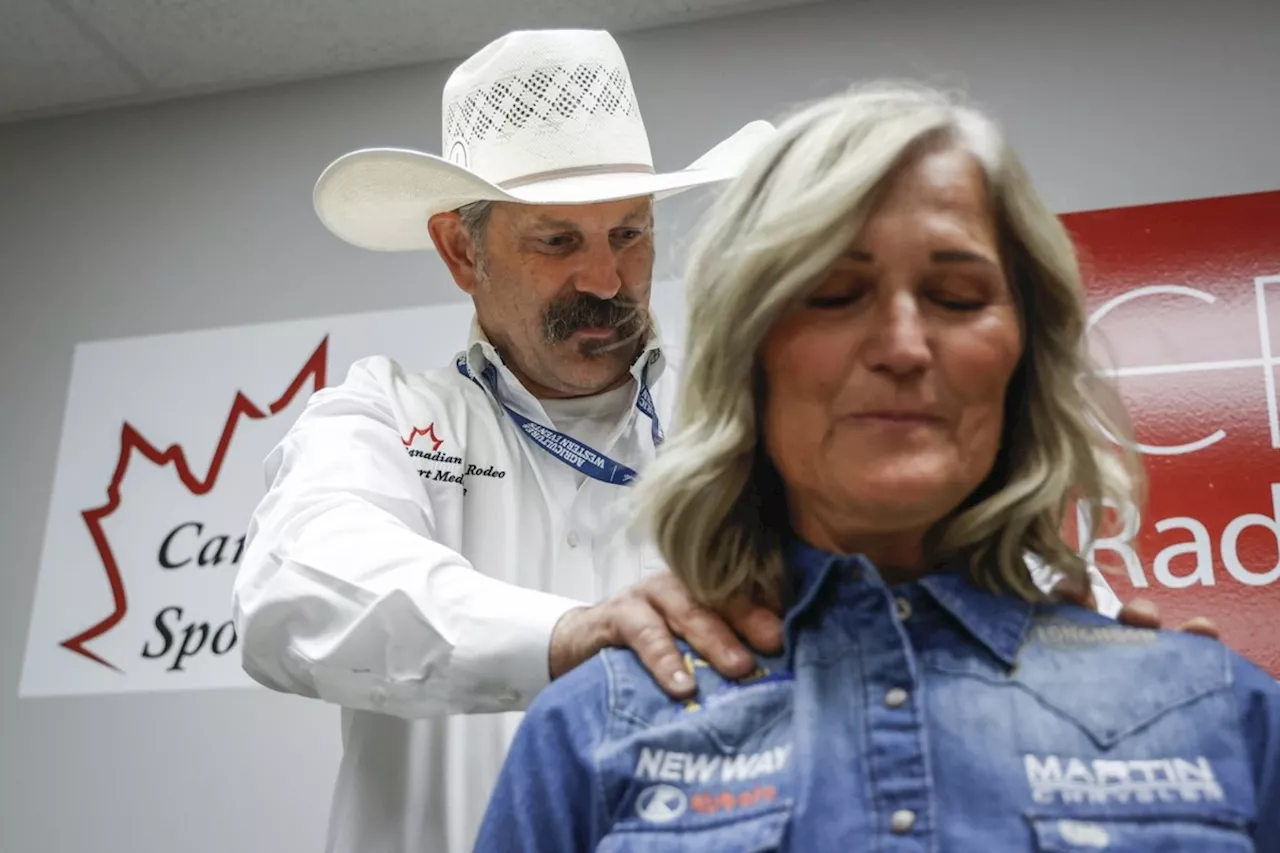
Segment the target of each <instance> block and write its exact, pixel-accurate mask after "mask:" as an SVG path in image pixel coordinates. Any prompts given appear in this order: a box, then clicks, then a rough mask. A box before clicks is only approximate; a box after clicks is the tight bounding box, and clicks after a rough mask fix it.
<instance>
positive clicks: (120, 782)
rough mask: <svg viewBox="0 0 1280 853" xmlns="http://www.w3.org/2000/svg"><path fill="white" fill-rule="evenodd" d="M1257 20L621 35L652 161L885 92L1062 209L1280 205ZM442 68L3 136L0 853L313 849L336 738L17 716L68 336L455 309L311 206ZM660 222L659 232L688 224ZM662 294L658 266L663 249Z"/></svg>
mask: <svg viewBox="0 0 1280 853" xmlns="http://www.w3.org/2000/svg"><path fill="white" fill-rule="evenodd" d="M1278 40H1280V3H1277V2H1275V0H1217V1H1216V2H1214V3H1210V2H1208V0H1200V2H1191V0H1127V2H1124V3H1114V2H1107V0H1057V2H1054V3H1042V2H1026V1H1025V0H967V2H965V3H956V2H954V0H932V2H915V1H914V0H874V2H863V3H855V2H837V3H831V4H826V5H821V6H814V7H809V8H801V9H796V10H790V11H787V12H785V13H783V14H764V15H758V16H751V17H745V18H741V19H734V20H729V21H721V22H716V23H713V24H708V25H699V26H692V27H686V28H681V29H678V30H669V31H662V32H653V33H648V34H643V35H638V36H634V37H629V38H625V39H622V42H623V47H624V49H625V50H626V52H627V55H628V58H629V62H630V64H631V68H632V72H633V75H634V78H635V82H636V86H637V88H638V90H639V94H640V98H641V102H642V105H643V109H644V115H645V117H646V120H647V122H648V125H649V128H650V133H651V135H652V136H653V142H654V149H655V155H656V157H657V159H658V162H659V164H660V165H672V166H675V165H682V164H684V163H685V162H687V161H689V160H692V159H693V158H694V157H696V156H697V155H698V154H700V153H701V151H702V150H703V149H704V148H705V147H706V146H708V145H709V144H711V143H712V142H714V141H715V140H717V139H718V138H720V137H722V136H723V135H725V134H727V133H728V132H730V131H732V130H733V129H735V128H737V127H738V126H739V125H741V124H742V123H744V122H745V121H747V120H749V119H751V118H755V117H758V116H773V115H775V114H776V113H777V112H778V111H779V110H781V109H783V108H785V107H786V106H787V105H788V104H790V103H792V102H794V101H796V100H797V99H806V98H812V97H816V96H819V95H822V94H824V93H827V92H830V91H832V90H833V89H836V88H838V87H840V86H843V85H844V84H846V83H847V82H849V81H852V80H855V79H858V78H865V77H870V76H880V75H886V74H890V75H908V76H917V77H918V76H925V77H927V78H928V79H931V80H933V81H935V82H946V83H950V84H954V85H958V86H963V87H964V88H966V89H968V90H969V91H970V92H972V93H973V94H974V95H975V96H976V97H977V99H978V100H979V101H980V102H981V103H983V104H985V105H987V106H988V107H990V108H991V109H992V110H994V111H995V113H996V114H997V115H998V116H1000V117H1001V118H1002V119H1003V120H1004V122H1005V123H1006V125H1007V127H1008V128H1009V129H1010V131H1011V133H1012V136H1013V138H1014V140H1015V142H1016V143H1017V144H1018V145H1019V146H1020V148H1021V150H1022V152H1023V154H1024V157H1025V159H1026V161H1027V164H1028V166H1029V167H1030V169H1031V171H1032V173H1033V174H1034V176H1035V177H1036V179H1037V180H1038V181H1039V183H1040V185H1041V187H1042V189H1043V191H1044V192H1045V194H1046V196H1047V197H1048V199H1049V201H1050V203H1051V204H1052V205H1054V206H1055V207H1056V208H1057V209H1059V210H1072V209H1082V208H1094V207H1104V206H1113V205H1123V204H1132V203H1140V202H1152V201H1164V200H1171V199H1178V198H1189V197H1196V196H1204V195H1222V194H1229V193H1237V192H1248V191H1255V190H1269V189H1276V188H1280V94H1278V93H1280V50H1277V49H1276V44H1277V42H1278ZM446 74H447V69H444V68H441V67H430V68H421V69H413V70H403V71H397V72H392V73H379V74H371V75H363V76H359V77H353V78H348V79H343V80H337V81H331V82H326V83H323V84H311V85H303V86H292V87H288V88H281V89H274V90H268V91H260V92H256V93H251V94H241V95H236V96H229V97H217V98H211V99H204V100H199V101H192V102H186V103H179V104H171V105H162V106H157V107H152V108H145V109H136V110H128V111H120V112H113V113H104V114H98V115H91V116H85V117H80V118H75V119H68V120H62V121H50V122H43V123H37V124H31V125H22V126H16V127H6V128H0V299H2V302H0V309H2V310H0V472H2V473H3V487H2V488H0V542H3V543H4V545H5V548H4V552H3V562H2V563H0V687H2V690H0V780H2V784H0V851H3V853H71V851H75V853H81V851H90V850H95V851H96V850H112V851H115V850H120V851H125V850H127V851H136V853H152V852H153V851H154V853H160V851H168V850H171V849H174V848H175V846H178V847H180V848H181V849H183V850H187V851H191V853H205V851H208V853H213V851H218V853H221V851H225V850H237V851H244V853H256V851H263V853H292V851H315V850H319V849H321V843H322V838H323V832H324V825H325V814H326V810H327V806H328V798H329V791H330V784H331V780H332V776H333V772H334V768H335V766H336V761H337V757H338V749H339V745H338V738H339V732H338V722H337V720H338V718H337V715H336V713H335V712H334V710H333V709H331V708H328V707H325V706H322V705H320V704H318V703H314V702H308V701H303V700H295V699H291V698H288V697H282V696H276V695H272V694H268V693H267V692H265V691H234V692H227V693H192V694H163V695H152V696H147V695H130V696H120V697H109V698H93V699H84V700H73V699H49V700H23V701H19V700H17V699H16V693H17V682H18V678H19V673H20V669H21V660H22V652H23V646H24V644H25V642H26V632H27V625H28V614H29V608H30V605H31V601H32V596H33V592H34V586H35V567H36V565H37V562H38V558H39V543H40V542H41V537H42V534H43V528H44V521H45V509H46V505H47V502H48V499H49V492H50V481H51V476H52V471H53V465H54V457H55V448H56V444H57V440H58V435H59V430H60V428H61V419H62V406H63V399H64V393H65V389H66V382H67V378H68V369H69V366H70V360H71V354H72V347H73V345H74V344H75V343H76V342H77V341H83V340H93V339H101V338H107V337H116V336H122V335H135V334H149V333H155V332H165V331H176V330H182V329H195V328H203V327H209V326H217V325H227V324H241V323H248V322H257V321H266V320H277V319H285V318H293V317H303V316H316V315H325V314H333V313H345V312H352V311H362V310H373V309H382V308H392V307H398V306H405V305H412V304H420V303H423V302H432V301H442V300H453V299H456V298H457V294H456V292H455V291H454V290H453V289H452V287H451V285H449V284H448V283H447V280H446V278H445V276H444V275H443V273H442V271H441V269H440V268H439V267H438V265H437V263H436V262H435V261H434V259H432V258H431V257H413V256H410V257H398V256H388V255H375V254H366V253H362V252H360V251H357V250H355V249H352V248H348V247H346V246H344V245H343V244H341V243H339V242H338V241H337V240H336V239H334V238H331V237H330V236H329V235H328V234H327V232H325V231H324V230H323V229H322V228H321V226H320V225H319V224H318V223H317V221H316V220H315V218H314V216H313V215H312V213H311V210H310V206H309V193H310V188H311V185H312V183H313V181H314V179H315V177H316V175H317V174H318V173H319V171H320V169H321V168H322V167H323V166H324V165H325V164H326V163H327V162H328V161H329V160H330V159H331V158H333V157H334V156H336V155H338V154H340V153H342V152H344V151H346V150H348V149H350V148H355V147H359V146H363V145H370V144H382V143H390V144H400V145H403V144H408V145H414V144H417V145H422V146H426V147H427V148H436V147H437V146H438V145H439V142H438V139H439V124H438V122H439V118H438V116H439V102H438V98H439V91H440V86H441V84H442V83H443V80H444V78H445V76H446ZM674 204H676V205H677V207H675V208H674V209H670V210H667V211H665V212H663V213H662V214H661V216H663V217H664V220H663V221H664V223H665V225H666V233H667V234H668V235H669V234H671V232H673V231H674V230H675V228H674V227H673V225H674V223H676V222H677V221H680V222H685V221H687V220H688V218H689V216H690V214H691V212H692V210H693V208H694V205H692V204H691V203H690V202H688V201H680V202H675V203H674ZM664 247H665V251H664V254H663V258H662V261H661V265H662V268H661V269H660V271H659V275H662V276H665V275H667V274H670V273H672V272H675V271H676V270H677V267H676V265H675V263H674V259H675V256H676V255H677V254H678V243H675V242H673V240H672V239H665V240H664Z"/></svg>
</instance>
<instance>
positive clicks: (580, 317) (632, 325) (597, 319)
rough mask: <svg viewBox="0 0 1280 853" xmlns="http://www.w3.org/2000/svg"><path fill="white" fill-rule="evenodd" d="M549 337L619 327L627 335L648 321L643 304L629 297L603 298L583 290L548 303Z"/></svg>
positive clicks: (557, 339)
mask: <svg viewBox="0 0 1280 853" xmlns="http://www.w3.org/2000/svg"><path fill="white" fill-rule="evenodd" d="M544 321H545V326H546V333H547V339H548V340H549V341H550V342H551V343H560V342H561V341H566V340H568V339H569V338H570V337H571V336H572V335H573V333H574V332H577V331H579V330H580V329H588V328H605V329H617V330H618V331H619V332H620V333H621V335H622V336H623V337H627V336H629V335H632V334H634V333H636V332H638V331H639V330H640V329H641V328H643V327H644V325H645V324H646V322H647V315H646V313H645V311H644V309H643V308H641V307H640V305H639V304H638V303H636V302H632V301H631V300H629V299H622V298H619V297H616V296H615V297H614V298H612V299H599V298H597V297H595V296H591V295H590V294H586V293H579V294H577V295H576V296H575V297H573V298H571V299H567V300H565V301H563V302H555V303H552V304H551V305H550V306H548V308H547V311H546V314H545V317H544Z"/></svg>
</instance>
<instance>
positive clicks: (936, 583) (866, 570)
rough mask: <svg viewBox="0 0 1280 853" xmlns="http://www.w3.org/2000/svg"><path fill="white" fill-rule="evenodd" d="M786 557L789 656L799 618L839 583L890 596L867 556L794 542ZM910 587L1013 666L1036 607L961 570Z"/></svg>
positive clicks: (785, 624) (935, 575)
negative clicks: (789, 602) (991, 588)
mask: <svg viewBox="0 0 1280 853" xmlns="http://www.w3.org/2000/svg"><path fill="white" fill-rule="evenodd" d="M785 559H786V564H787V569H788V574H789V576H790V580H791V584H792V587H791V589H792V593H793V601H794V603H793V604H792V605H791V607H790V608H789V609H788V611H787V615H786V617H785V619H784V621H783V635H784V637H785V642H786V648H785V655H786V658H787V660H791V655H792V650H793V648H794V643H795V635H796V632H797V630H798V627H797V624H796V623H797V622H798V621H799V620H801V619H803V618H805V617H806V616H807V615H809V614H810V613H811V612H813V611H814V610H815V608H816V607H817V606H818V602H821V601H829V600H830V599H829V598H828V597H827V596H825V595H823V593H824V592H825V591H827V590H828V589H832V588H834V586H835V585H836V584H857V585H858V586H859V587H860V588H861V591H864V592H865V593H866V594H868V595H871V594H876V595H885V594H886V592H887V590H888V589H889V587H888V585H887V584H885V582H884V581H883V580H882V579H881V577H880V573H879V572H878V571H876V568H875V566H874V565H873V564H872V563H871V561H870V560H868V559H867V558H866V557H865V556H863V555H861V554H856V555H852V556H843V555H838V554H832V553H829V552H827V551H822V550H820V549H818V548H814V547H813V546H811V545H809V544H807V543H805V542H801V541H798V540H796V541H793V542H792V543H791V544H789V545H788V546H787V548H786V552H785ZM907 586H918V587H920V588H921V589H923V590H925V592H927V593H928V594H929V595H930V597H932V598H933V600H934V601H936V602H937V603H938V606H940V607H941V608H942V609H944V610H946V611H947V612H948V613H950V614H951V615H952V616H953V617H954V618H955V619H956V621H957V622H959V623H960V625H961V626H962V627H963V628H964V630H965V632H966V633H968V634H969V635H970V636H972V637H973V638H974V639H975V640H977V641H978V642H979V643H981V644H982V645H983V646H985V647H986V648H987V649H988V650H989V651H990V652H991V653H992V654H993V655H995V656H996V657H997V658H998V659H999V660H1001V661H1002V662H1003V663H1004V664H1005V665H1006V666H1008V667H1010V668H1012V667H1013V666H1014V665H1015V664H1016V662H1017V658H1018V650H1019V649H1021V648H1022V644H1023V642H1024V640H1025V639H1026V634H1027V630H1028V628H1030V626H1031V618H1032V615H1033V613H1034V610H1035V607H1034V605H1032V604H1030V603H1029V602H1026V601H1023V600H1022V599H1020V598H1016V597H1014V596H1012V595H1005V594H996V593H992V592H988V591H986V590H982V589H979V588H978V587H976V586H974V584H973V581H972V580H970V578H969V576H968V573H967V572H965V571H963V570H962V569H958V568H957V569H950V568H944V569H942V570H939V571H936V572H934V573H932V574H929V575H926V576H925V577H923V578H921V579H920V580H918V581H913V582H912V583H911V584H907Z"/></svg>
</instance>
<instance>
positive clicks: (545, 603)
mask: <svg viewBox="0 0 1280 853" xmlns="http://www.w3.org/2000/svg"><path fill="white" fill-rule="evenodd" d="M525 592H526V595H522V596H520V597H519V600H517V601H512V602H511V606H509V607H506V608H504V609H506V610H507V611H508V612H507V613H505V614H503V617H502V618H499V619H494V618H492V616H493V614H489V615H490V618H489V619H486V620H485V623H484V624H483V625H482V626H481V625H477V626H476V628H477V629H478V634H477V636H475V637H473V638H472V641H471V642H470V643H467V644H466V645H465V646H464V645H463V644H459V645H458V647H457V648H456V649H455V650H454V656H453V666H454V671H455V673H457V684H458V686H459V687H460V688H461V690H462V691H463V692H464V693H471V694H472V697H471V701H468V700H467V699H466V698H465V697H459V698H460V699H462V702H461V704H463V705H464V706H471V707H472V708H474V709H475V711H479V712H482V713H483V712H485V711H489V712H497V711H523V710H525V709H526V708H527V707H528V706H529V703H531V702H532V701H533V699H534V697H535V696H537V695H538V693H539V692H540V691H541V690H542V689H543V688H544V687H546V686H547V685H548V684H550V683H551V657H550V656H551V634H552V632H553V631H554V630H555V627H556V623H558V622H559V621H560V618H561V617H562V616H564V614H565V613H567V612H569V611H570V610H573V609H575V608H578V607H587V606H589V605H587V604H586V603H584V602H581V601H574V600H573V599H569V598H562V597H560V596H558V595H551V594H549V593H544V592H537V591H535V590H525ZM477 706H478V707H477Z"/></svg>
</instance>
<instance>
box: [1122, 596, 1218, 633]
mask: <svg viewBox="0 0 1280 853" xmlns="http://www.w3.org/2000/svg"><path fill="white" fill-rule="evenodd" d="M1116 619H1117V621H1119V622H1120V623H1121V624H1122V625H1128V626H1130V627H1131V628H1152V629H1158V628H1159V627H1160V608H1159V607H1156V605H1155V602H1153V601H1148V600H1147V599H1145V598H1135V599H1134V600H1133V601H1130V602H1129V603H1128V604H1126V605H1124V606H1123V607H1121V608H1120V614H1119V615H1118V616H1117V617H1116ZM1178 630H1179V631H1186V632H1187V633H1189V634H1199V635H1200V636H1202V637H1212V638H1213V639H1215V640H1216V639H1218V626H1217V625H1215V624H1214V622H1213V620H1212V619H1209V618H1207V617H1204V616H1197V617H1196V618H1194V619H1190V620H1188V621H1186V622H1183V623H1182V627H1181V628H1179V629H1178Z"/></svg>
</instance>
